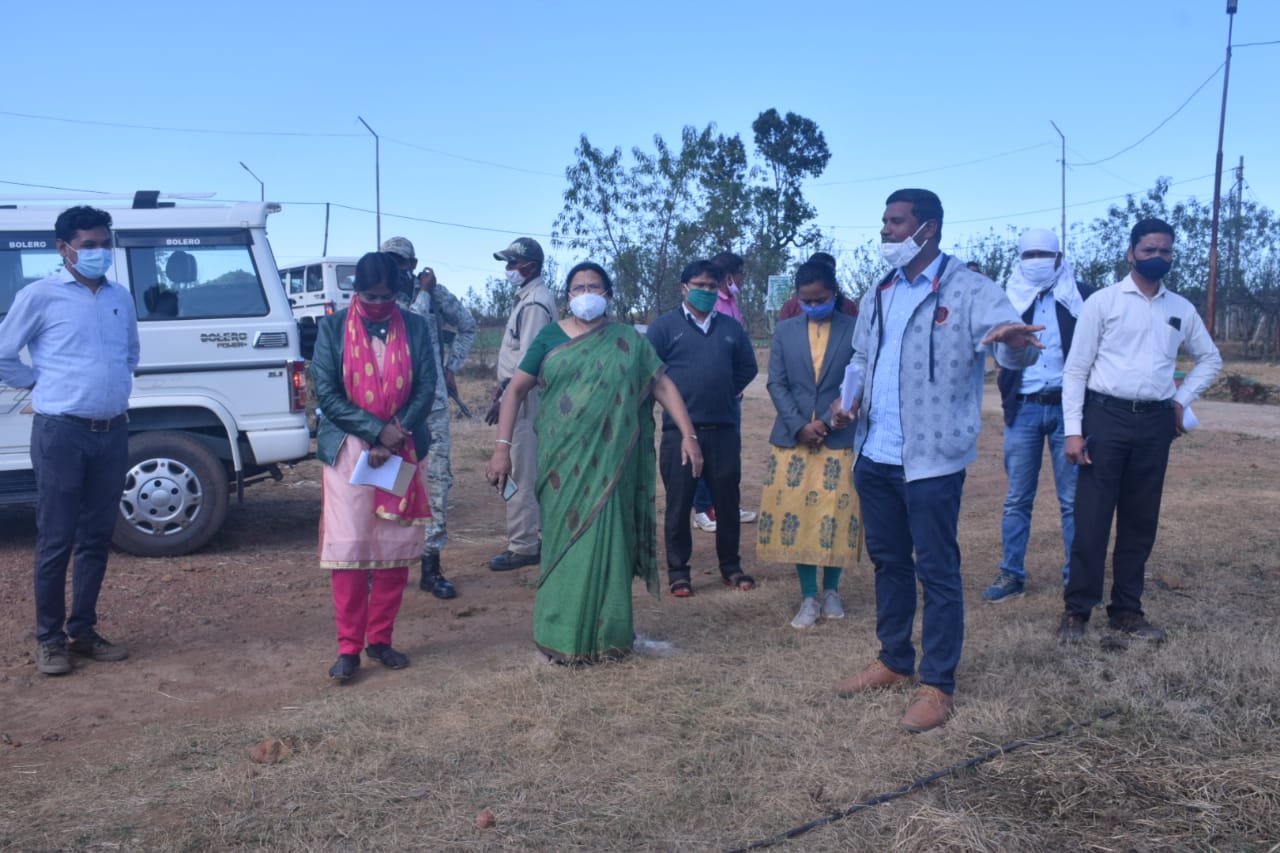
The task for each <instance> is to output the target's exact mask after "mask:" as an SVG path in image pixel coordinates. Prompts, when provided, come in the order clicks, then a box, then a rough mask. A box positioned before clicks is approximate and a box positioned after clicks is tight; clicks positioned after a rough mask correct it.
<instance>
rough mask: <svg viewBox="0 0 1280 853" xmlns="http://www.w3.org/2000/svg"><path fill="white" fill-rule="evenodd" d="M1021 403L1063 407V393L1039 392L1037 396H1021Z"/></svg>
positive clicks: (1059, 391)
mask: <svg viewBox="0 0 1280 853" xmlns="http://www.w3.org/2000/svg"><path fill="white" fill-rule="evenodd" d="M1018 402H1020V403H1039V404H1040V405H1042V406H1061V405H1062V391H1061V389H1059V390H1057V391H1038V392H1036V393H1035V394H1019V395H1018Z"/></svg>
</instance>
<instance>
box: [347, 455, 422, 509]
mask: <svg viewBox="0 0 1280 853" xmlns="http://www.w3.org/2000/svg"><path fill="white" fill-rule="evenodd" d="M403 462H404V460H402V459H401V458H400V457H399V456H396V455H395V454H394V453H393V454H392V455H391V458H390V459H388V460H387V461H386V462H383V463H382V464H381V465H379V466H378V467H377V468H374V467H373V466H372V465H370V464H369V451H367V450H364V451H361V453H360V458H359V459H357V460H356V467H355V470H354V471H352V472H351V485H353V486H374V487H375V488H379V489H382V490H383V491H384V492H391V493H392V494H393V495H396V496H398V497H404V494H405V492H407V491H408V489H409V478H408V477H405V478H404V479H403V485H401V477H400V468H401V467H402V465H403Z"/></svg>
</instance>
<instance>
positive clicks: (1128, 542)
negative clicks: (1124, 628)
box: [1063, 401, 1174, 619]
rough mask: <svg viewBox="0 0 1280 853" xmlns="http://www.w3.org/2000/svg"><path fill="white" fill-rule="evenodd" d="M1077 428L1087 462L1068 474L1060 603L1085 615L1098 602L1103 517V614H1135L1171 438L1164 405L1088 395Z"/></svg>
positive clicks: (1170, 411) (1139, 609)
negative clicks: (1072, 500)
mask: <svg viewBox="0 0 1280 853" xmlns="http://www.w3.org/2000/svg"><path fill="white" fill-rule="evenodd" d="M1083 429H1084V435H1085V441H1086V443H1087V446H1088V450H1089V457H1090V458H1091V459H1092V461H1093V464H1092V465H1081V466H1080V473H1079V477H1078V478H1077V480H1076V507H1075V522H1076V533H1075V538H1074V540H1073V541H1072V543H1071V574H1070V578H1069V580H1068V582H1067V588H1066V592H1065V593H1064V594H1063V599H1064V601H1065V603H1066V609H1067V610H1069V611H1071V612H1072V613H1077V614H1079V615H1081V616H1084V617H1085V618H1086V619H1087V618H1089V613H1090V612H1091V611H1092V610H1093V608H1094V607H1095V606H1096V605H1098V604H1099V603H1100V602H1101V601H1102V587H1103V581H1104V578H1105V575H1106V565H1107V543H1108V540H1109V539H1110V537H1111V519H1112V518H1113V517H1114V518H1115V521H1116V543H1115V550H1114V552H1113V554H1112V560H1111V572H1112V580H1111V603H1110V605H1109V606H1108V607H1107V612H1108V614H1111V615H1116V614H1118V613H1122V612H1130V613H1138V614H1141V613H1142V579H1143V574H1144V572H1145V571H1146V568H1147V557H1149V556H1150V555H1151V546H1152V545H1154V544H1155V541H1156V528H1157V526H1158V525H1159V521H1160V497H1161V494H1162V493H1163V491H1164V472H1165V469H1166V468H1167V467H1168V464H1169V445H1170V444H1172V443H1173V430H1174V413H1173V409H1172V408H1168V409H1154V410H1149V411H1143V412H1132V411H1127V410H1125V409H1123V408H1120V407H1117V406H1106V405H1101V404H1099V403H1096V402H1093V401H1089V402H1086V403H1085V407H1084V421H1083Z"/></svg>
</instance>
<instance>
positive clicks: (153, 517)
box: [111, 432, 230, 557]
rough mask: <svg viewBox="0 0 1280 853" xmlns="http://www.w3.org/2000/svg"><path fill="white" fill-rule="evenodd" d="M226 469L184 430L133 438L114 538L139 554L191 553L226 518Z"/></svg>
mask: <svg viewBox="0 0 1280 853" xmlns="http://www.w3.org/2000/svg"><path fill="white" fill-rule="evenodd" d="M229 489H230V486H229V478H228V476H227V472H226V468H224V467H223V465H222V463H221V462H220V461H219V460H218V457H216V456H215V455H214V454H213V453H211V452H210V451H209V448H208V447H206V446H205V445H204V444H202V443H201V442H200V441H199V440H197V439H195V438H192V437H191V436H189V435H184V434H182V433H180V432H141V433H137V434H135V435H132V436H130V437H129V471H128V474H127V476H126V477H125V486H124V493H123V494H122V495H121V496H120V517H119V518H117V519H116V528H115V533H114V535H113V536H112V539H111V541H112V542H113V543H115V546H116V547H117V548H119V549H120V550H122V551H127V552H128V553H130V554H136V555H138V556H139V557H173V556H176V555H178V554H188V553H190V552H192V551H194V550H196V549H197V548H200V547H201V546H203V545H204V544H205V543H206V542H208V541H209V540H210V539H211V538H212V537H213V535H214V534H215V533H217V532H218V529H219V528H221V527H222V522H223V521H224V520H226V517H227V494H228V492H229Z"/></svg>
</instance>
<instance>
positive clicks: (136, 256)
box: [117, 232, 271, 322]
mask: <svg viewBox="0 0 1280 853" xmlns="http://www.w3.org/2000/svg"><path fill="white" fill-rule="evenodd" d="M117 243H118V244H121V245H124V246H125V247H126V251H127V252H128V257H129V279H130V284H131V285H132V287H133V298H134V304H135V305H136V306H137V309H138V319H139V320H140V321H142V322H146V321H148V320H175V319H176V320H186V319H201V318H211V317H264V316H266V315H267V314H268V313H270V310H271V308H270V305H269V303H268V302H267V296H266V292H265V291H264V290H263V287H262V279H261V278H260V277H259V275H258V268H257V265H256V264H255V263H254V260H253V252H252V251H251V249H252V246H251V245H250V244H249V240H248V235H247V234H244V233H243V232H225V233H224V232H199V233H197V232H192V233H191V234H189V235H183V236H181V237H178V236H174V235H172V234H165V235H164V236H163V238H162V239H156V238H155V237H154V236H153V235H126V234H118V237H117ZM175 245H180V246H181V247H182V248H180V249H178V248H174V246H175Z"/></svg>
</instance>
